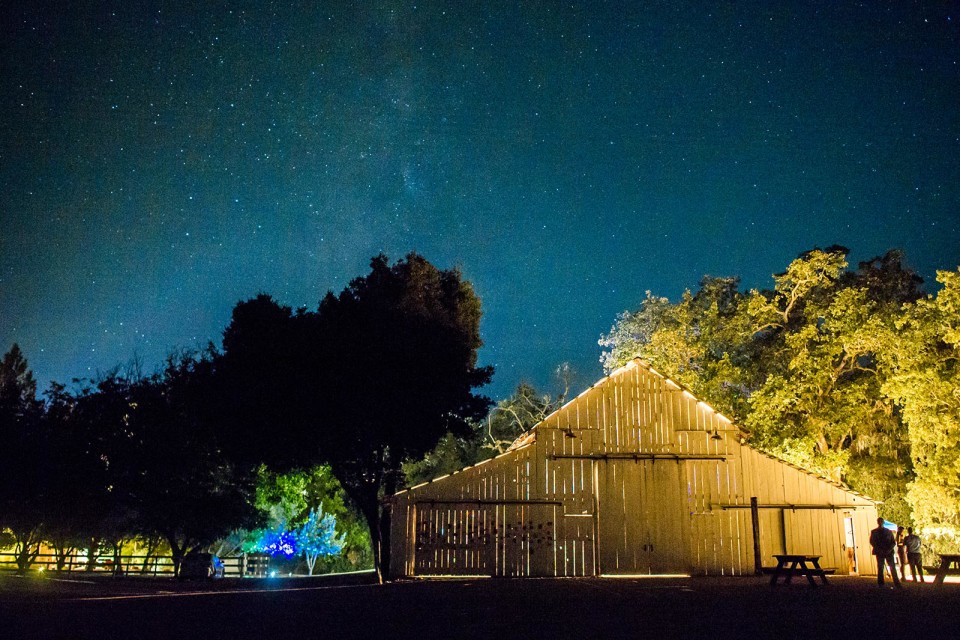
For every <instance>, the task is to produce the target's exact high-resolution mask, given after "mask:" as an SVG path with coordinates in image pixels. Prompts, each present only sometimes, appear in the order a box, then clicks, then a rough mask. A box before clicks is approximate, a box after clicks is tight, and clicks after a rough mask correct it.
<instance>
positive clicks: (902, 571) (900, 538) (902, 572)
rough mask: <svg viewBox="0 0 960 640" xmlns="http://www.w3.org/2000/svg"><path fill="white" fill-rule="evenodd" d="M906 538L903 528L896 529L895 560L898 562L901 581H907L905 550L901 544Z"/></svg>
mask: <svg viewBox="0 0 960 640" xmlns="http://www.w3.org/2000/svg"><path fill="white" fill-rule="evenodd" d="M906 537H907V532H906V531H904V530H903V527H897V560H899V561H900V579H901V580H903V581H906V580H907V548H906V547H905V546H904V544H903V539H904V538H906Z"/></svg>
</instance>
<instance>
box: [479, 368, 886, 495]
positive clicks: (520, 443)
mask: <svg viewBox="0 0 960 640" xmlns="http://www.w3.org/2000/svg"><path fill="white" fill-rule="evenodd" d="M634 367H641V368H643V369H646V370H647V371H649V372H650V373H652V374H653V375H655V376H658V377H660V378H662V379H663V380H664V381H666V382H667V383H668V384H672V385H674V386H676V387H677V389H679V390H680V391H682V392H685V393H687V394H689V395H690V396H691V397H692V398H693V399H695V400H696V401H697V402H698V403H700V404H702V405H703V406H705V407H707V408H708V409H709V410H710V411H712V412H713V413H714V415H716V416H717V417H719V418H721V419H722V420H724V421H726V422H728V423H729V424H730V425H732V426H734V427H736V429H737V431H738V432H739V433H738V435H739V436H740V446H743V447H747V448H748V449H750V450H751V451H755V452H756V453H758V454H760V455H762V456H764V457H766V458H770V459H771V460H776V461H777V462H781V463H783V464H785V465H787V466H790V467H793V468H794V469H797V470H798V471H802V472H803V473H806V474H807V475H811V476H813V477H815V478H818V479H820V480H823V481H824V482H827V483H829V484H831V485H833V486H835V487H838V488H840V489H843V490H844V491H849V492H850V493H853V494H856V495H858V496H860V497H861V498H864V499H866V500H869V501H871V502H876V501H875V500H873V498H870V497H869V496H867V495H864V494H862V493H860V492H859V491H855V490H854V489H851V488H850V487H848V486H847V485H845V484H844V483H842V482H838V481H836V480H833V479H832V478H828V477H826V476H824V475H821V474H819V473H816V472H814V471H811V470H810V469H806V468H804V467H801V466H800V465H798V464H795V463H793V462H790V461H788V460H784V459H783V458H780V457H778V456H775V455H773V454H770V453H767V452H766V451H762V450H761V449H758V448H757V447H755V446H753V445H752V444H750V443H749V442H747V441H746V440H745V436H747V435H749V432H748V431H746V430H744V429H743V428H741V427H740V425H738V424H737V423H736V422H734V421H733V420H731V419H730V418H728V417H727V416H725V415H724V414H722V413H720V412H719V411H717V410H716V409H714V408H713V407H712V406H711V405H710V404H709V403H708V402H705V401H704V400H701V399H700V398H699V397H698V396H697V395H696V394H695V393H693V391H691V390H690V389H689V388H688V387H687V386H686V385H684V384H683V383H682V382H677V381H676V380H674V379H673V378H671V377H670V376H668V375H666V374H664V373H661V372H660V371H657V370H656V369H654V368H653V365H652V364H650V363H649V362H648V361H646V360H644V359H643V358H640V357H639V356H637V357H634V358H631V359H630V361H628V362H627V363H626V364H623V365H621V366H619V367H617V368H616V369H614V370H612V371H611V372H610V373H608V374H607V375H605V376H604V377H602V378H600V379H599V380H597V381H596V382H594V383H593V384H592V385H590V386H589V387H587V388H586V389H584V390H583V391H581V392H580V393H579V394H577V395H576V396H575V397H574V398H571V399H570V400H568V401H567V402H565V403H564V404H563V406H561V407H559V408H558V409H556V410H554V411H553V412H552V413H550V415H548V416H547V417H545V418H544V419H543V420H541V421H540V422H538V423H537V424H535V425H533V426H532V427H530V428H529V429H528V430H527V431H525V432H524V433H522V434H520V435H519V436H518V437H517V439H516V440H514V441H513V444H511V445H510V446H509V447H508V448H507V451H506V452H505V453H510V452H512V451H518V450H520V449H523V448H525V447H527V446H529V445H531V444H533V442H534V441H535V440H536V432H537V428H538V427H539V426H540V425H542V424H543V423H544V422H546V421H547V420H549V419H550V418H552V417H553V416H554V415H556V414H558V413H560V412H561V411H563V410H564V409H566V408H567V407H568V406H570V405H571V404H573V403H574V402H576V401H577V400H579V399H580V398H581V397H583V396H584V395H586V394H587V393H589V392H591V391H593V390H594V389H596V388H597V387H600V386H603V385H605V384H608V383H609V382H610V381H611V380H612V379H613V378H614V377H615V376H618V375H622V374H623V373H625V372H627V371H629V370H631V369H633V368H634ZM505 453H504V454H501V455H505ZM497 457H499V456H497ZM467 468H469V467H467Z"/></svg>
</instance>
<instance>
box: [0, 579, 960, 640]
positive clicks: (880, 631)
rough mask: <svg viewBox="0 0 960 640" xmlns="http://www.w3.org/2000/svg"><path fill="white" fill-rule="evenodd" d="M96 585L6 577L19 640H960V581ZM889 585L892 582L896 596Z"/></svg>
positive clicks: (7, 629) (3, 621)
mask: <svg viewBox="0 0 960 640" xmlns="http://www.w3.org/2000/svg"><path fill="white" fill-rule="evenodd" d="M369 582H370V576H369V575H360V576H350V577H346V578H336V579H329V578H320V579H316V578H314V579H308V578H302V579H286V580H276V579H275V580H238V579H236V580H221V581H217V582H213V583H208V582H199V583H196V582H187V583H177V582H175V581H173V580H169V579H160V580H157V579H154V580H137V579H128V578H125V579H121V580H92V581H84V582H77V581H73V580H72V579H71V581H69V582H60V581H57V580H55V579H53V580H52V579H49V578H47V579H37V578H28V579H23V578H14V577H12V576H0V637H2V638H9V639H10V640H13V639H14V638H231V639H238V638H241V639H242V638H256V639H257V640H265V639H268V638H291V639H297V640H300V639H301V638H485V639H500V638H598V639H599V638H602V639H607V638H645V637H651V638H845V639H847V640H850V639H851V638H852V639H853V640H861V639H863V640H865V639H866V638H867V637H868V636H869V637H872V638H908V637H909V638H920V637H924V638H951V639H956V638H960V584H945V585H942V586H939V587H935V586H933V585H932V584H923V585H919V584H914V583H907V584H906V585H905V586H904V588H903V589H900V590H894V589H892V588H887V589H880V588H878V587H877V586H876V583H875V581H874V580H872V579H869V578H857V577H833V578H831V579H830V584H828V585H826V586H823V587H817V588H811V587H809V586H808V585H807V584H806V583H805V582H804V583H794V584H791V585H778V586H776V587H771V586H770V585H769V583H768V579H767V578H760V577H735V578H629V579H613V578H578V579H523V580H520V579H517V580H509V579H464V580H411V581H401V582H395V583H390V584H386V585H376V584H369ZM888 586H889V585H888Z"/></svg>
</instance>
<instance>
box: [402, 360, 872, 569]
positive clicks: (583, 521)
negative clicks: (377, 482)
mask: <svg viewBox="0 0 960 640" xmlns="http://www.w3.org/2000/svg"><path fill="white" fill-rule="evenodd" d="M711 436H713V437H711ZM518 443H522V444H517V445H514V446H515V447H516V448H514V449H512V450H510V451H508V452H507V453H505V454H503V455H501V456H499V457H497V458H494V459H492V460H488V461H486V462H484V463H481V464H478V465H476V466H474V467H469V468H467V469H464V470H462V471H459V472H457V473H455V474H452V475H451V476H448V477H445V478H442V479H438V480H435V481H433V482H430V483H427V484H424V485H420V486H418V487H414V488H413V489H410V490H408V491H404V492H401V493H399V494H397V495H396V496H394V497H393V498H392V509H393V520H392V540H393V553H392V556H391V557H392V563H393V564H392V571H393V572H394V573H395V574H402V575H423V576H429V575H477V574H480V575H493V576H589V575H596V574H621V575H622V574H657V573H694V574H706V575H738V574H745V573H752V572H753V570H754V566H753V565H754V558H753V529H752V522H751V513H750V509H749V505H750V498H751V497H756V498H757V500H758V502H759V504H760V507H761V508H760V509H759V521H760V549H761V555H762V558H763V563H764V565H765V566H769V565H772V564H773V563H774V560H773V557H772V556H773V555H774V554H777V553H810V554H817V555H821V556H823V559H822V560H821V564H822V565H823V566H828V567H835V568H836V569H837V571H838V573H846V572H847V566H848V564H847V552H846V549H845V544H844V543H845V531H844V518H845V517H851V518H853V522H854V529H855V533H856V540H857V547H858V548H857V554H858V559H859V564H860V567H859V568H860V572H861V573H871V572H873V571H875V567H873V564H872V563H870V562H869V560H870V558H869V545H868V544H867V537H868V536H869V531H870V529H871V528H872V527H873V525H872V524H871V523H872V522H874V521H875V519H876V510H875V508H874V506H873V503H872V502H870V501H869V500H868V499H866V498H864V497H863V496H860V495H858V494H856V493H854V492H851V491H848V490H846V489H844V488H842V487H840V486H839V485H836V484H833V483H831V482H829V481H827V480H824V479H822V478H819V477H816V476H814V475H812V474H810V473H807V472H805V471H802V470H800V469H798V468H796V467H793V466H791V465H789V464H787V463H785V462H782V461H780V460H777V459H774V458H772V457H770V456H767V455H765V454H762V453H760V452H759V451H756V450H754V449H752V448H750V447H748V446H746V445H744V444H742V443H741V442H740V439H739V436H738V432H737V430H736V428H735V427H734V426H733V425H732V424H731V423H730V421H729V420H727V419H726V418H725V417H723V416H722V415H720V414H718V413H717V412H715V411H714V410H713V409H711V408H710V407H709V406H708V405H706V404H705V403H703V402H699V401H698V400H697V399H696V398H695V397H694V396H693V395H692V394H690V393H689V392H688V391H686V390H684V389H683V388H681V387H680V386H679V385H677V384H676V383H674V382H673V381H671V380H669V379H667V378H665V377H663V376H662V375H660V374H659V373H657V372H656V371H654V370H652V369H651V368H649V367H648V366H646V365H645V364H644V363H642V362H640V361H635V362H633V363H631V364H630V365H628V366H627V367H624V368H623V369H620V370H618V371H616V372H614V373H613V374H611V375H610V376H609V377H608V378H605V379H603V380H601V381H600V382H598V383H597V384H596V385H594V386H593V387H592V388H590V389H588V390H587V391H585V392H583V393H582V394H580V395H579V396H578V397H577V398H575V399H573V400H571V401H570V402H569V403H567V404H566V405H565V406H563V407H562V408H560V409H559V410H557V411H556V412H554V413H553V414H551V415H550V416H549V417H547V418H546V419H545V420H544V421H543V422H541V423H540V424H539V425H537V427H536V428H535V429H534V431H533V432H532V433H531V434H528V435H527V436H526V437H525V438H522V439H521V440H519V441H518ZM831 506H832V507H834V508H829V507H831ZM814 507H827V508H814ZM871 567H873V568H871Z"/></svg>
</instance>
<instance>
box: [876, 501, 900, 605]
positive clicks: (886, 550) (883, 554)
mask: <svg viewBox="0 0 960 640" xmlns="http://www.w3.org/2000/svg"><path fill="white" fill-rule="evenodd" d="M870 546H871V547H873V555H875V556H876V557H877V585H878V586H881V587H882V586H883V569H884V564H886V565H887V566H889V567H890V575H891V576H893V586H895V587H897V588H898V589H899V588H900V577H899V576H898V575H897V567H896V564H895V563H894V560H893V552H894V551H895V550H896V548H897V539H896V537H895V536H894V535H893V531H890V529H887V528H886V527H885V526H883V518H877V528H876V529H874V530H873V531H871V532H870Z"/></svg>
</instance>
